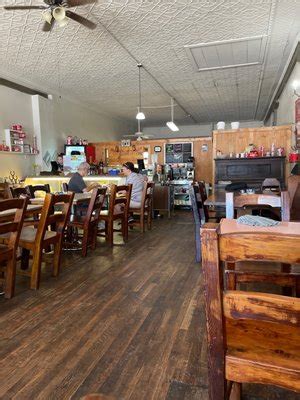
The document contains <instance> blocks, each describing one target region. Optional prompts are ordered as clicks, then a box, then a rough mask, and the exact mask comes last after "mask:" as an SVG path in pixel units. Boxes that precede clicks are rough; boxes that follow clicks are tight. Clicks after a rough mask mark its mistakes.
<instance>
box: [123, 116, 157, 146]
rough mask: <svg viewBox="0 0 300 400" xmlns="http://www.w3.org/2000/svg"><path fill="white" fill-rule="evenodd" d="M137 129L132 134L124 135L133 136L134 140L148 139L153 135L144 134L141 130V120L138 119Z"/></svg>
mask: <svg viewBox="0 0 300 400" xmlns="http://www.w3.org/2000/svg"><path fill="white" fill-rule="evenodd" d="M137 121H138V131H137V132H135V134H134V135H124V137H134V138H136V140H139V141H140V140H143V139H149V138H150V137H153V136H154V135H146V134H145V135H144V134H143V132H142V131H141V121H140V120H139V119H138V120H137Z"/></svg>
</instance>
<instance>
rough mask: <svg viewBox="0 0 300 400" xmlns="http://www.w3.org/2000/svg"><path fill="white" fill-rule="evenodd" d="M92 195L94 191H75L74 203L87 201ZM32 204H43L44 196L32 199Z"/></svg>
mask: <svg viewBox="0 0 300 400" xmlns="http://www.w3.org/2000/svg"><path fill="white" fill-rule="evenodd" d="M91 196H92V192H88V193H75V195H74V199H73V205H76V204H77V203H81V202H85V201H88V200H90V198H91ZM30 203H31V204H39V205H43V204H44V197H35V198H32V199H30Z"/></svg>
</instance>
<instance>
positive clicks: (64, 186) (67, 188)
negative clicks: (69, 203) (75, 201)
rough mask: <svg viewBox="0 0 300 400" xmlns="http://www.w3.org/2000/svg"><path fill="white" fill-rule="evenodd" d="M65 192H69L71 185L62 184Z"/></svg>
mask: <svg viewBox="0 0 300 400" xmlns="http://www.w3.org/2000/svg"><path fill="white" fill-rule="evenodd" d="M62 189H63V192H65V193H67V192H68V191H69V185H68V184H67V183H66V182H63V184H62Z"/></svg>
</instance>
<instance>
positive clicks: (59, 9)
mask: <svg viewBox="0 0 300 400" xmlns="http://www.w3.org/2000/svg"><path fill="white" fill-rule="evenodd" d="M43 1H44V3H45V5H40V6H13V5H11V6H4V9H5V10H43V13H42V17H43V19H44V20H45V23H44V25H43V31H44V32H49V31H50V30H51V29H52V28H53V25H54V23H55V22H57V23H58V25H59V26H61V27H63V26H65V25H66V24H67V22H68V18H70V19H73V20H74V21H76V22H79V23H80V24H82V25H84V26H85V27H86V28H89V29H95V28H96V26H97V25H96V24H95V23H94V22H92V21H90V20H89V19H87V18H85V17H83V16H81V15H79V14H76V13H74V12H73V11H71V10H68V8H71V7H77V6H83V5H86V4H92V3H96V2H97V0H43Z"/></svg>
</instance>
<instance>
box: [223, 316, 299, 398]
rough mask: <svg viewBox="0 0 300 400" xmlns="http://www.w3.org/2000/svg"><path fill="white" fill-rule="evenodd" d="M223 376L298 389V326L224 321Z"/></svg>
mask: <svg viewBox="0 0 300 400" xmlns="http://www.w3.org/2000/svg"><path fill="white" fill-rule="evenodd" d="M226 331H227V353H226V368H225V370H226V378H227V379H228V380H231V381H235V382H253V383H260V382H262V381H263V382H264V383H269V384H271V385H272V384H273V385H277V386H281V387H284V388H287V389H292V390H295V388H297V390H299V391H300V335H299V328H297V327H294V326H289V325H283V324H276V323H269V322H263V321H258V320H255V321H252V320H247V321H246V320H244V321H241V320H239V321H236V320H226Z"/></svg>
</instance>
